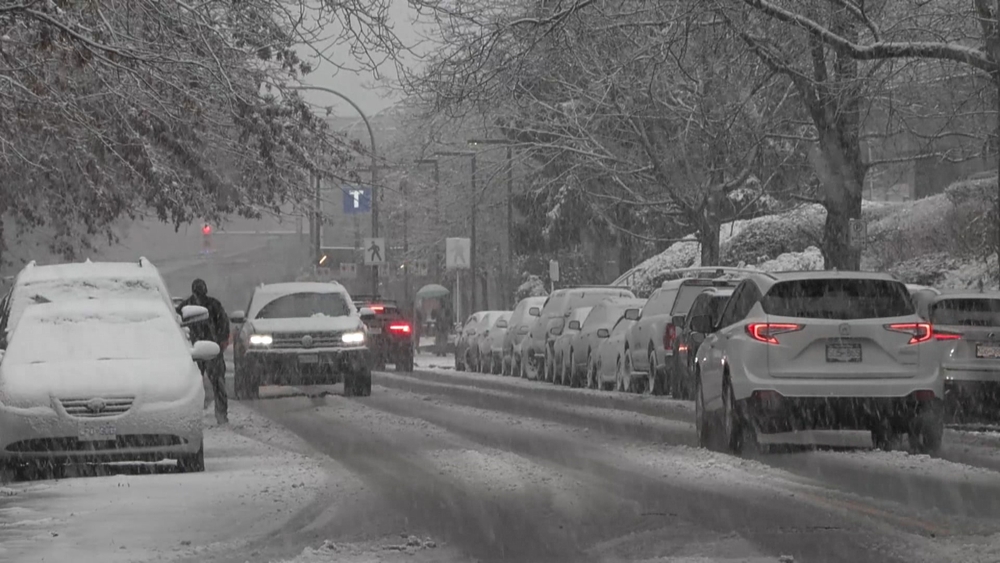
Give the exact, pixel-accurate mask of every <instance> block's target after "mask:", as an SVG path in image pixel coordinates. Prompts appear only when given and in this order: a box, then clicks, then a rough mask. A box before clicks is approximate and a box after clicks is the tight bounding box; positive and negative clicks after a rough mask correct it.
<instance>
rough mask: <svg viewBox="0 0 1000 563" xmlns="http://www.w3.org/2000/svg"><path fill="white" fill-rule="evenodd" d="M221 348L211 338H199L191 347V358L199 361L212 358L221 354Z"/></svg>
mask: <svg viewBox="0 0 1000 563" xmlns="http://www.w3.org/2000/svg"><path fill="white" fill-rule="evenodd" d="M221 351H222V350H221V348H219V345H218V344H216V343H215V342H212V341H211V340H199V341H198V342H195V343H194V346H192V347H191V358H192V359H194V360H198V361H205V360H211V359H212V358H214V357H216V356H218V355H219V352H221Z"/></svg>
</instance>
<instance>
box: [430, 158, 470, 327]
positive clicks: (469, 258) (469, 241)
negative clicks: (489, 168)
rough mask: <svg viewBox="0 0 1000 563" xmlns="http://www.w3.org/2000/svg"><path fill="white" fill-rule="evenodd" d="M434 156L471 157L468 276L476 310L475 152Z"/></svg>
mask: <svg viewBox="0 0 1000 563" xmlns="http://www.w3.org/2000/svg"><path fill="white" fill-rule="evenodd" d="M434 156H465V157H469V158H470V159H471V162H472V169H471V173H472V174H471V175H472V183H471V192H470V196H471V197H470V198H469V199H470V206H469V207H470V209H469V223H470V225H469V226H470V229H469V231H470V235H469V271H470V272H471V275H470V278H471V285H472V294H471V301H472V310H473V311H476V310H477V309H476V307H477V305H478V303H477V301H478V300H477V299H476V297H477V295H478V293H479V292H478V290H477V287H476V286H478V285H479V284H478V283H477V282H478V280H477V279H476V195H477V194H476V153H475V151H439V152H436V153H434Z"/></svg>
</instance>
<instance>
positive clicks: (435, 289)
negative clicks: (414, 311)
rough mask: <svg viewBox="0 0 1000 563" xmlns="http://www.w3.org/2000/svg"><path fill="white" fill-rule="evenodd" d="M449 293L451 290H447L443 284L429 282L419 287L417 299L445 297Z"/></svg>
mask: <svg viewBox="0 0 1000 563" xmlns="http://www.w3.org/2000/svg"><path fill="white" fill-rule="evenodd" d="M449 294H451V292H450V291H448V288H446V287H445V286H443V285H438V284H436V283H430V284H427V285H425V286H424V287H421V288H420V290H419V291H417V299H434V298H436V297H445V296H446V295H449Z"/></svg>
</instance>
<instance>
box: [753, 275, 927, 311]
mask: <svg viewBox="0 0 1000 563" xmlns="http://www.w3.org/2000/svg"><path fill="white" fill-rule="evenodd" d="M762 305H763V307H764V312H766V313H767V314H768V315H775V316H779V317H800V318H814V319H840V320H851V319H874V318H887V317H902V316H906V315H912V314H913V304H912V303H911V302H910V294H909V292H907V291H906V286H904V285H903V284H901V283H899V282H894V281H885V280H869V279H809V280H795V281H786V282H780V283H777V284H775V285H774V286H773V287H772V288H771V289H770V291H768V292H767V295H765V296H764V300H763V302H762Z"/></svg>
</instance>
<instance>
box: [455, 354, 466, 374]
mask: <svg viewBox="0 0 1000 563" xmlns="http://www.w3.org/2000/svg"><path fill="white" fill-rule="evenodd" d="M458 358H459V354H458V351H457V350H456V351H455V371H465V364H463V363H462V362H461V361H459V359H458Z"/></svg>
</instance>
